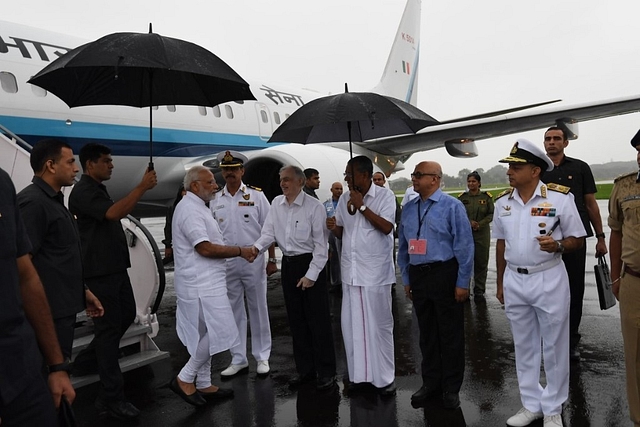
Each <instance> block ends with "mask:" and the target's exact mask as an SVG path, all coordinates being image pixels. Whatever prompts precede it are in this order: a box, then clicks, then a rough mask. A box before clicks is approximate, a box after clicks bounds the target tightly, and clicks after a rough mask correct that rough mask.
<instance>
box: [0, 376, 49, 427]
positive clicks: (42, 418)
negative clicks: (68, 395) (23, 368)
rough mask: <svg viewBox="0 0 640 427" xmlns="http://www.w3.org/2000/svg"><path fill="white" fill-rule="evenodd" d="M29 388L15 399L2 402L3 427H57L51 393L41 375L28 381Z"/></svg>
mask: <svg viewBox="0 0 640 427" xmlns="http://www.w3.org/2000/svg"><path fill="white" fill-rule="evenodd" d="M26 382H27V386H26V387H25V389H24V390H23V391H22V393H20V394H19V395H18V396H17V397H16V398H15V399H13V400H12V401H11V402H8V403H6V404H5V403H2V402H0V425H2V427H25V426H38V427H40V426H42V427H56V426H57V425H58V417H57V415H56V408H55V406H54V405H53V398H52V397H51V392H50V391H49V388H48V387H47V384H46V383H45V381H44V379H43V378H42V376H40V375H34V376H32V377H31V378H28V379H27V380H26Z"/></svg>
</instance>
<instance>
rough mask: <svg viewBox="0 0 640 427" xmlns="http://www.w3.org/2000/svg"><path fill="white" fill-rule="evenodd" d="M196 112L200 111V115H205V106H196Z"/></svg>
mask: <svg viewBox="0 0 640 427" xmlns="http://www.w3.org/2000/svg"><path fill="white" fill-rule="evenodd" d="M198 112H199V113H200V115H201V116H206V115H207V107H202V106H199V107H198Z"/></svg>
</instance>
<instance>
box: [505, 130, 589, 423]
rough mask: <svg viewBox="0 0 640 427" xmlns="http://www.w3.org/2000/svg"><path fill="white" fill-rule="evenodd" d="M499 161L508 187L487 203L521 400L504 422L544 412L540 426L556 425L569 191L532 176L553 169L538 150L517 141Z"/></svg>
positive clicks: (563, 378)
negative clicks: (492, 209)
mask: <svg viewBox="0 0 640 427" xmlns="http://www.w3.org/2000/svg"><path fill="white" fill-rule="evenodd" d="M500 162H501V163H509V169H508V171H507V175H508V176H509V183H510V185H511V187H513V188H512V190H508V191H505V192H504V193H503V194H501V195H499V196H498V197H497V199H496V203H495V214H494V217H493V237H495V238H496V239H498V241H497V242H496V263H497V270H498V276H497V297H498V300H499V301H500V302H501V303H504V305H505V313H506V315H507V318H508V319H509V323H510V324H511V332H512V334H513V342H514V345H515V352H516V370H517V374H518V386H519V387H520V398H521V400H522V405H523V408H522V409H521V410H520V411H518V413H517V414H515V415H514V416H512V417H511V418H509V419H508V420H507V425H509V426H514V427H517V426H526V425H529V424H530V423H531V422H533V421H534V420H536V419H539V418H543V417H544V426H545V427H547V426H554V427H555V426H561V425H562V419H561V412H562V404H563V403H564V402H565V401H566V400H567V397H568V395H569V302H570V295H569V278H568V276H567V272H566V270H565V268H564V264H563V263H562V254H563V253H564V252H565V251H566V252H570V251H574V250H576V249H579V248H580V247H581V246H582V244H584V239H583V238H582V237H583V236H585V235H586V232H585V229H584V226H583V225H582V221H581V220H580V215H579V214H578V211H577V209H576V206H575V203H574V200H573V195H571V193H569V188H568V187H562V186H554V185H552V184H549V185H548V186H547V185H544V184H543V183H542V182H541V181H540V175H541V173H544V171H547V170H551V169H553V163H552V162H551V160H550V159H549V158H548V157H547V156H546V154H544V152H543V151H542V149H541V148H540V147H537V146H535V145H534V144H532V143H531V142H530V141H527V140H525V139H519V140H518V141H517V142H516V144H515V145H514V147H513V149H512V150H511V155H510V156H509V157H507V158H505V159H502V160H500ZM541 345H542V354H543V357H544V371H545V374H546V375H545V377H546V385H545V386H542V385H541V384H540V366H541V365H540V363H541V357H540V346H541Z"/></svg>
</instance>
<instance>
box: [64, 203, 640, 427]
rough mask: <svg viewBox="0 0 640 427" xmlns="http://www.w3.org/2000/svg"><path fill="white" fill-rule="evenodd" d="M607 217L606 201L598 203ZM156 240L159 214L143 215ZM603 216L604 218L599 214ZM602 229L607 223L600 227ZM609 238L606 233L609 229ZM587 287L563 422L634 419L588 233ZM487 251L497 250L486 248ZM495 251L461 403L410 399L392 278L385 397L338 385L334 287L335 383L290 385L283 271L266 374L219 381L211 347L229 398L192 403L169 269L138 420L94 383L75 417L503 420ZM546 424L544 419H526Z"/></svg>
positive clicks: (315, 425)
mask: <svg viewBox="0 0 640 427" xmlns="http://www.w3.org/2000/svg"><path fill="white" fill-rule="evenodd" d="M599 203H600V209H601V213H602V214H603V216H604V215H605V214H606V212H607V207H606V202H599ZM143 223H144V224H145V225H147V227H149V229H150V230H151V231H152V233H153V234H154V235H155V236H156V238H157V240H158V241H160V240H161V239H162V226H163V219H148V220H145V221H143ZM604 223H605V224H606V221H605V222H604ZM606 232H607V235H608V229H606ZM607 238H608V237H607ZM587 244H588V248H587V273H586V281H587V289H586V292H585V300H584V314H583V319H582V325H581V329H580V331H581V333H582V341H581V343H580V349H581V352H582V360H581V362H580V363H577V364H572V366H571V377H570V389H569V399H568V401H567V402H566V404H565V406H564V411H563V420H564V425H565V426H574V427H587V426H593V427H605V426H606V427H618V426H630V425H632V424H631V422H630V421H629V420H628V407H627V401H626V393H625V387H624V384H625V383H624V360H623V352H622V336H621V333H620V315H619V309H618V306H616V307H614V308H612V309H610V310H607V311H601V310H600V308H599V305H598V295H597V290H596V287H595V279H594V274H593V264H594V263H595V259H593V256H594V252H595V249H594V246H595V241H594V239H589V241H588V242H587ZM492 254H493V250H492ZM495 277H496V270H495V260H494V259H493V256H492V258H491V260H490V263H489V278H488V281H487V288H488V296H487V298H486V300H481V301H474V300H471V301H470V302H468V303H466V306H465V333H466V344H467V346H466V368H465V380H464V383H463V386H462V390H461V392H460V399H461V406H460V408H458V409H457V410H455V411H451V410H446V409H444V408H443V407H442V403H441V402H440V401H438V400H437V399H436V400H431V401H427V402H426V403H425V405H424V407H421V408H413V407H412V406H411V402H410V396H411V394H413V393H414V392H415V391H416V390H417V389H418V388H419V387H420V386H421V377H420V375H419V366H420V360H421V358H420V350H419V347H418V330H417V326H416V323H415V320H414V316H413V313H412V307H411V304H410V302H409V301H408V300H406V299H405V296H404V292H403V291H402V289H401V287H400V286H401V285H400V283H401V282H400V279H399V278H398V280H399V282H398V290H397V291H395V292H394V296H393V314H394V319H395V326H394V337H395V360H396V385H397V387H398V392H397V395H396V396H395V397H392V398H381V397H380V396H378V395H377V393H376V392H375V390H364V391H363V392H362V393H360V394H357V395H355V396H347V395H346V394H345V393H344V386H343V383H342V381H341V379H342V378H344V377H347V373H346V361H345V358H344V347H343V344H342V334H341V332H340V301H341V298H340V295H339V294H330V298H331V311H332V321H333V330H334V337H335V349H336V356H337V359H338V360H337V362H338V365H337V369H338V378H339V381H338V386H337V387H335V388H334V389H333V390H330V391H328V392H317V391H316V390H315V387H314V386H313V385H312V384H310V385H307V386H303V387H302V388H300V389H298V390H291V389H289V387H288V380H289V379H290V378H291V377H292V376H293V375H294V374H295V366H294V363H293V357H292V350H291V338H290V335H289V327H288V323H287V319H286V313H285V308H284V301H283V297H282V291H281V289H280V286H279V279H280V276H279V273H277V274H275V275H274V276H272V278H270V280H269V285H268V301H269V312H270V316H271V330H272V334H273V346H272V353H271V359H270V365H271V373H270V375H269V376H268V377H266V378H261V377H257V376H256V373H255V361H254V360H251V357H250V362H249V363H250V365H249V373H248V374H245V375H240V376H238V377H236V378H233V379H232V380H229V381H221V380H220V371H221V370H222V369H224V368H225V367H226V366H227V365H228V364H229V362H230V360H231V357H230V355H229V353H228V352H224V353H221V354H218V355H216V356H214V358H213V367H212V372H213V379H214V383H215V384H217V385H222V386H224V387H231V388H233V390H234V392H235V397H234V398H233V399H230V400H227V401H221V402H217V403H211V404H209V405H208V406H206V407H204V408H203V409H194V408H193V407H191V406H189V405H188V404H186V403H185V402H183V401H182V400H181V399H179V398H178V397H177V396H176V395H175V394H173V392H171V391H170V390H169V388H168V386H167V384H168V382H169V380H170V379H171V378H172V377H173V376H175V375H176V374H177V372H178V371H179V369H180V368H181V367H182V366H183V364H184V363H185V362H186V360H187V359H188V354H187V352H186V350H185V348H184V347H183V346H182V344H181V343H180V341H179V339H178V337H177V335H176V332H175V294H174V293H173V289H172V284H173V273H172V272H170V271H168V272H167V282H168V287H167V292H166V293H165V295H164V297H163V301H162V304H161V306H160V309H159V311H158V317H159V321H160V327H161V329H160V333H159V335H158V337H157V338H156V339H155V341H156V343H157V344H158V346H159V347H160V348H161V349H162V350H167V351H169V352H170V353H171V357H170V358H169V359H165V360H162V361H160V362H156V363H154V364H152V365H149V366H146V367H143V368H140V369H137V370H134V371H131V372H128V373H126V374H125V381H126V390H125V392H126V395H127V397H128V399H129V400H130V401H131V402H132V403H134V404H135V405H136V406H137V407H138V408H139V409H140V410H141V411H142V415H141V417H140V420H139V421H138V422H135V423H124V422H122V421H116V420H111V419H108V418H104V417H100V416H99V415H98V414H97V412H96V410H95V409H94V407H93V402H94V400H95V398H96V395H97V390H98V386H97V385H96V384H94V385H91V386H87V387H84V388H81V389H79V390H78V395H77V399H76V403H75V404H74V407H75V410H76V416H77V418H78V425H79V426H90V427H99V426H122V425H123V424H125V425H139V426H234V427H245V426H265V427H266V426H278V427H289V426H291V427H293V426H297V427H328V426H354V427H355V426H367V427H369V426H371V427H377V426H380V427H396V426H398V427H404V426H434V427H440V426H441V427H458V426H482V427H484V426H504V425H505V421H506V419H507V418H508V417H510V416H511V415H513V414H514V413H515V412H516V411H517V410H518V409H520V407H521V406H522V405H521V403H520V397H519V393H518V384H517V379H516V372H515V359H514V350H513V341H512V338H511V332H510V329H509V325H508V322H507V319H506V317H505V314H504V310H503V308H502V306H501V305H500V304H499V302H498V301H497V300H496V299H495V297H494V296H493V294H494V293H495ZM531 425H532V426H534V427H535V426H542V422H541V421H540V422H537V423H533V424H531Z"/></svg>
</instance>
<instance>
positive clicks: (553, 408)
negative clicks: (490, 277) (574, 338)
mask: <svg viewBox="0 0 640 427" xmlns="http://www.w3.org/2000/svg"><path fill="white" fill-rule="evenodd" d="M569 302H570V295H569V280H568V278H567V272H566V269H565V267H564V264H563V263H559V264H557V265H556V266H554V267H552V268H550V269H548V270H545V271H541V272H538V273H534V274H520V273H517V272H515V271H512V270H511V269H510V268H507V269H506V270H505V273H504V303H505V313H506V315H507V318H508V319H509V322H510V324H511V331H512V334H513V342H514V344H515V350H516V370H517V374H518V385H519V387H520V395H521V400H522V405H523V406H524V407H525V408H527V409H528V410H530V411H531V412H542V413H544V415H555V414H560V413H561V412H562V404H563V403H564V402H565V401H566V400H567V398H568V396H569ZM541 342H542V354H543V357H544V371H545V376H546V386H544V387H543V386H542V385H541V384H540V362H541V360H540V359H541V357H540V345H541Z"/></svg>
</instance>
